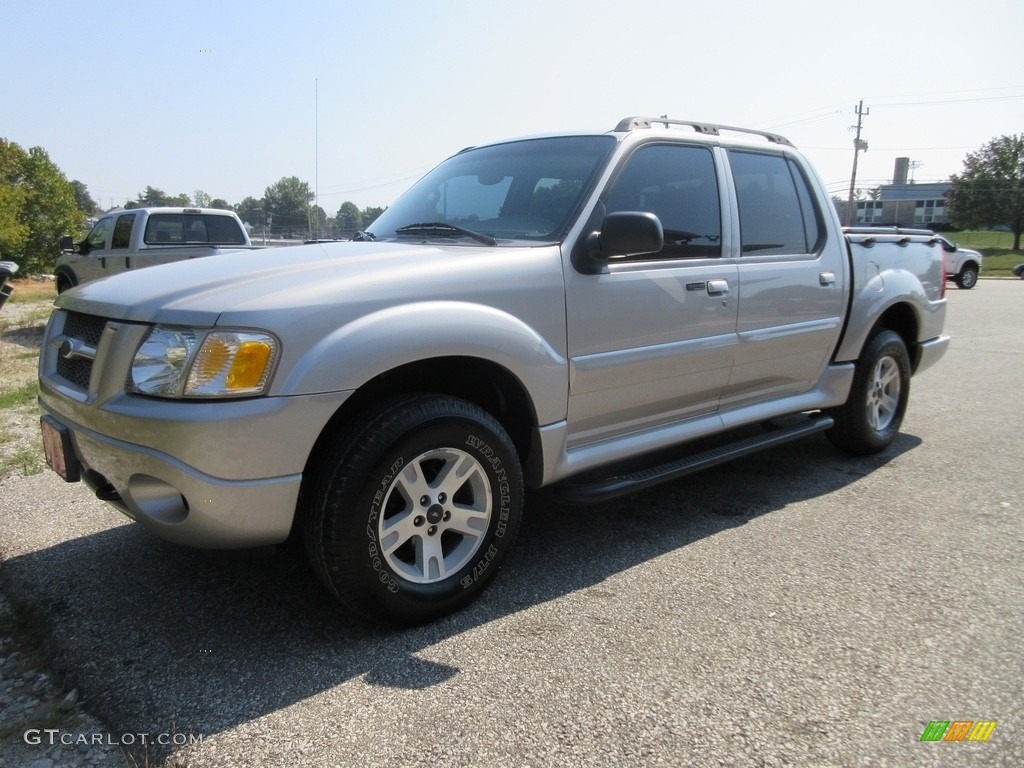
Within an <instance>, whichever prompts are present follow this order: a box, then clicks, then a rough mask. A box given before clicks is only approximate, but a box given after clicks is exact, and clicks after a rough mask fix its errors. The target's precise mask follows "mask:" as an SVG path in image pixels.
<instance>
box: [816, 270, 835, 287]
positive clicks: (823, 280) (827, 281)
mask: <svg viewBox="0 0 1024 768" xmlns="http://www.w3.org/2000/svg"><path fill="white" fill-rule="evenodd" d="M818 282H819V283H820V284H821V285H835V284H836V274H835V272H819V273H818Z"/></svg>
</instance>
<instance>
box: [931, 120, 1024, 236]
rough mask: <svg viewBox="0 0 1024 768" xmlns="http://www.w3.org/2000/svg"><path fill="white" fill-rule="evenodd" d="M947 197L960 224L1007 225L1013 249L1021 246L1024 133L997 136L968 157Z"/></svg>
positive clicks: (951, 217)
mask: <svg viewBox="0 0 1024 768" xmlns="http://www.w3.org/2000/svg"><path fill="white" fill-rule="evenodd" d="M950 181H951V182H952V183H953V186H952V189H950V191H949V194H948V196H947V198H946V204H947V207H948V208H949V218H950V220H951V221H952V222H953V224H955V225H956V226H960V227H967V228H971V229H976V228H978V227H985V226H996V225H1004V226H1009V227H1010V231H1012V232H1013V250H1015V251H1019V250H1020V236H1021V232H1024V134H1017V135H1014V136H1001V137H999V138H996V139H993V140H992V141H990V142H989V143H988V144H986V145H985V146H984V147H982V148H981V149H979V150H978V151H977V152H972V153H970V154H968V155H967V157H966V158H965V159H964V171H963V173H961V174H959V175H955V176H952V177H951V178H950Z"/></svg>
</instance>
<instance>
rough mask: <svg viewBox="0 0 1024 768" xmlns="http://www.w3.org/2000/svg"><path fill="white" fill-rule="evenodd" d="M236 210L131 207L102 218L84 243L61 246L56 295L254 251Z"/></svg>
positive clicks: (65, 241)
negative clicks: (121, 275)
mask: <svg viewBox="0 0 1024 768" xmlns="http://www.w3.org/2000/svg"><path fill="white" fill-rule="evenodd" d="M253 247H254V246H253V245H252V243H251V242H250V241H249V235H248V233H246V231H245V227H244V226H242V222H241V220H240V219H239V218H238V216H237V214H235V212H234V211H222V210H220V209H216V208H132V209H130V210H125V211H114V212H111V213H108V214H106V215H105V216H103V218H101V219H100V220H99V221H97V222H96V224H95V225H94V226H93V228H92V229H91V230H90V231H89V234H88V235H87V236H86V238H85V239H84V240H83V241H82V242H80V243H77V244H76V243H74V242H73V241H72V239H71V238H70V237H62V238H61V241H60V248H61V256H60V258H59V259H58V260H57V266H56V268H55V269H54V274H55V276H56V279H57V292H58V293H63V292H64V291H66V290H67V289H68V288H73V287H74V286H76V285H79V284H80V283H87V282H89V281H90V280H96V279H98V278H101V277H107V276H108V275H116V274H117V273H118V272H125V271H127V270H130V269H142V268H143V267H154V266H157V265H158V264H169V263H171V262H172V261H184V260H187V259H196V258H199V257H202V256H216V255H220V254H223V253H228V252H230V251H237V250H239V249H251V248H253Z"/></svg>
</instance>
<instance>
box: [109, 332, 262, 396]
mask: <svg viewBox="0 0 1024 768" xmlns="http://www.w3.org/2000/svg"><path fill="white" fill-rule="evenodd" d="M279 346H280V344H279V342H278V341H277V339H276V338H274V337H273V336H271V335H270V334H267V333H260V332H258V331H236V330H203V329H199V328H175V327H172V326H161V325H157V326H154V327H153V329H152V330H151V331H150V332H149V334H148V335H147V336H146V339H145V340H144V341H143V342H142V345H141V346H140V347H139V351H138V352H136V353H135V359H134V360H133V361H132V371H131V380H130V381H129V383H128V386H129V389H130V390H131V391H133V392H138V393H139V394H143V395H157V396H159V397H251V396H253V395H262V394H263V393H264V392H265V391H266V389H267V387H268V386H269V384H270V376H271V374H272V373H273V371H274V364H275V363H276V362H277V355H278V349H279Z"/></svg>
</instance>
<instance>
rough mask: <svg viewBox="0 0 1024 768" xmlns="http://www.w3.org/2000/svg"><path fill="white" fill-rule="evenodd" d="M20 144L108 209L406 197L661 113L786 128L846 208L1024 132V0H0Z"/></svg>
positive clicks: (10, 107)
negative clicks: (212, 200) (485, 149)
mask: <svg viewBox="0 0 1024 768" xmlns="http://www.w3.org/2000/svg"><path fill="white" fill-rule="evenodd" d="M0 18H2V19H3V26H4V31H5V34H4V43H3V45H2V46H0V72H2V73H3V75H2V77H0V136H3V137H5V138H7V139H9V140H12V141H15V142H17V143H19V144H21V145H22V146H23V147H30V146H42V147H43V148H45V149H46V150H47V151H48V152H49V154H50V157H51V159H52V160H53V161H54V162H55V163H57V165H58V166H60V168H61V169H62V170H63V171H64V172H65V174H66V175H67V176H68V178H69V179H78V180H80V181H82V182H84V183H85V184H86V185H87V186H88V188H89V190H90V192H91V193H92V195H93V197H94V198H96V199H97V200H98V201H99V202H100V203H101V204H102V205H103V206H104V207H110V206H111V205H112V204H121V203H123V202H124V201H125V200H126V199H129V198H134V197H135V195H137V194H138V193H139V192H141V191H142V190H143V188H144V187H145V186H146V185H152V186H155V187H159V188H161V189H163V190H164V191H165V192H168V193H171V194H178V193H180V192H185V193H188V194H191V193H192V192H193V191H194V190H196V189H202V190H204V191H206V192H207V193H209V194H210V195H212V196H213V197H221V198H224V199H226V200H228V201H229V202H231V203H237V202H239V201H240V200H241V199H242V198H244V197H246V196H249V195H252V196H253V197H260V196H262V194H263V191H264V190H265V189H266V187H267V186H268V185H270V184H272V183H274V182H275V181H277V180H278V179H280V178H281V177H282V176H292V175H294V176H298V177H299V178H301V179H302V180H304V181H308V182H309V183H310V185H311V186H315V187H316V188H317V190H318V193H319V202H320V205H321V207H323V208H324V210H325V211H327V212H328V214H331V215H333V214H334V212H335V211H336V210H337V209H338V206H339V205H340V204H341V203H342V202H344V201H345V200H352V201H353V202H355V203H356V204H357V205H359V206H360V207H364V206H367V205H381V206H383V205H387V204H388V203H389V202H391V201H392V200H393V199H394V198H395V197H396V196H397V195H398V194H400V193H401V192H402V191H403V190H404V189H405V188H406V187H408V186H409V184H411V183H412V181H414V180H415V178H417V177H418V176H419V175H421V174H422V173H423V172H425V171H426V170H428V169H429V168H431V167H432V166H433V165H435V164H436V163H438V162H439V161H440V160H442V159H443V158H444V157H446V156H448V155H450V154H451V153H453V152H456V151H458V150H459V149H461V148H463V147H465V146H468V145H470V144H475V143H480V142H484V141H488V140H493V139H500V138H506V137H511V136H520V135H529V134H534V133H540V132H545V131H550V130H573V129H579V128H587V129H593V128H597V129H610V128H612V127H613V126H614V125H615V124H616V123H617V122H618V120H619V119H620V118H622V117H625V116H627V115H655V116H656V115H662V114H668V115H669V116H670V117H678V118H687V119H695V120H703V121H708V122H718V123H724V124H732V125H740V126H745V127H751V128H760V129H764V130H772V131H776V132H778V133H781V134H783V135H785V136H787V137H789V138H790V139H791V140H792V141H793V142H794V143H795V144H796V145H797V146H798V147H801V148H802V149H803V150H804V152H805V153H806V154H807V155H808V156H809V157H810V158H811V159H812V161H813V162H814V164H815V165H816V166H817V167H818V169H819V172H820V173H821V176H822V178H823V179H824V180H825V182H826V184H827V185H828V188H829V190H830V192H834V193H838V194H841V195H842V196H844V197H845V194H846V189H847V187H848V185H849V180H850V171H851V165H852V160H853V132H852V131H851V130H850V127H851V126H852V125H854V123H855V122H856V117H855V115H854V114H853V109H854V106H855V105H856V104H857V102H858V101H859V100H860V99H863V100H864V104H865V107H867V108H869V109H870V114H869V115H867V116H866V117H865V119H864V129H863V137H864V138H865V139H866V140H867V141H868V143H869V150H868V152H867V153H866V154H862V155H861V156H860V161H859V171H858V186H865V187H867V186H872V185H874V184H878V183H885V182H886V181H888V180H889V179H890V178H891V176H892V169H893V162H894V160H895V158H896V157H898V156H906V157H910V158H911V159H912V160H914V161H918V162H920V163H921V165H920V167H918V168H917V169H916V170H915V171H914V177H915V179H916V180H917V181H920V182H924V181H933V180H939V179H946V178H947V177H948V176H949V175H950V174H952V173H957V172H959V171H960V170H961V169H962V161H963V158H964V156H965V155H966V153H967V152H970V151H974V150H977V149H978V148H979V147H981V146H982V145H983V144H985V143H986V142H988V141H989V140H991V139H992V138H994V137H996V136H1001V135H1005V134H1010V133H1021V132H1024V71H1022V70H1021V68H1020V67H1019V66H1016V65H1014V64H1013V63H1012V62H1014V61H1017V60H1018V59H1019V57H1020V56H1019V54H1020V35H1021V31H1022V30H1024V4H1021V3H1018V2H1016V0H1000V1H999V2H996V1H995V0H972V1H971V2H963V0H958V1H957V2H951V1H949V0H929V1H928V2H923V1H920V2H910V1H908V0H888V1H887V2H877V1H876V0H860V1H859V2H856V3H849V4H845V3H844V4H839V3H831V2H827V0H806V1H805V0H775V1H774V2H763V0H761V1H760V2H758V1H756V0H749V1H747V0H719V2H701V3H697V2H685V1H683V0H659V1H657V2H654V1H652V0H631V1H630V2H621V0H620V1H619V2H607V1H606V0H516V2H514V3H509V2H500V3H499V2H489V1H488V0H475V1H466V0H435V2H429V1H427V0H419V1H417V2H414V1H413V0H375V1H374V2H372V3H371V2H366V1H365V0H363V1H362V2H358V3H355V2H345V1H341V2H332V3H326V2H308V1H307V0H293V1H292V2H290V3H281V4H268V5H266V6H263V7H260V6H259V5H258V4H255V3H251V2H246V3H242V2H234V1H233V0H231V1H224V2H218V1H217V0H208V2H193V1H192V0H181V1H179V2H174V3H155V2H149V1H146V0H135V2H115V1H114V0H95V1H94V2H91V3H82V2H57V1H56V0H21V1H20V2H17V3H14V2H12V1H11V0H0Z"/></svg>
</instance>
